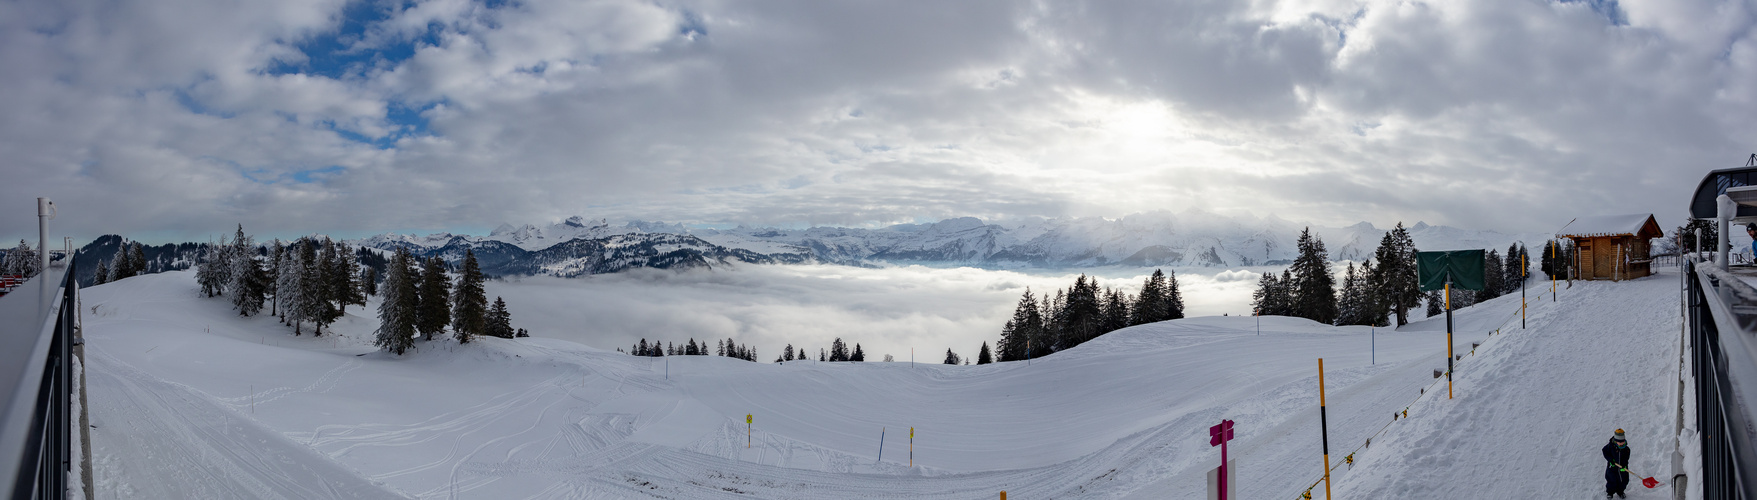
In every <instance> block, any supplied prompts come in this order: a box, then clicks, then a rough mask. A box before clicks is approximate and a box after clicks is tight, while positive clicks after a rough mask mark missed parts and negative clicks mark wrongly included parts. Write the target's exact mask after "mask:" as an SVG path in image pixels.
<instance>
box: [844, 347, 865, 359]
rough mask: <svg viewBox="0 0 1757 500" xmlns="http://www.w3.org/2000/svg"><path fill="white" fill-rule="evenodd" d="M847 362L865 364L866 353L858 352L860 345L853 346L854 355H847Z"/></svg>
mask: <svg viewBox="0 0 1757 500" xmlns="http://www.w3.org/2000/svg"><path fill="white" fill-rule="evenodd" d="M848 360H849V361H854V362H859V363H864V362H866V351H863V350H860V344H854V354H850V355H848Z"/></svg>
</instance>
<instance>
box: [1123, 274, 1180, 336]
mask: <svg viewBox="0 0 1757 500" xmlns="http://www.w3.org/2000/svg"><path fill="white" fill-rule="evenodd" d="M1167 304H1169V302H1168V301H1167V297H1166V290H1165V272H1164V271H1161V270H1159V269H1154V270H1153V275H1152V276H1149V277H1147V280H1146V281H1145V282H1143V283H1141V293H1140V294H1139V295H1136V296H1135V307H1134V310H1133V311H1131V312H1132V313H1133V314H1131V315H1130V318H1129V324H1130V325H1144V324H1147V323H1153V322H1158V321H1165V320H1167V319H1171V317H1170V316H1171V314H1170V311H1167V310H1166V307H1165V306H1166V305H1167Z"/></svg>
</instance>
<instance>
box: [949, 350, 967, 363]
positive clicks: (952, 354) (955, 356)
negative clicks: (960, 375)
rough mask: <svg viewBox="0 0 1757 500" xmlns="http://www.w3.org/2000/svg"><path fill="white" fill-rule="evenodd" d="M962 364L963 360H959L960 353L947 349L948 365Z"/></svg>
mask: <svg viewBox="0 0 1757 500" xmlns="http://www.w3.org/2000/svg"><path fill="white" fill-rule="evenodd" d="M962 362H963V361H962V360H960V359H958V353H955V352H952V350H951V349H946V364H948V365H955V364H958V363H962Z"/></svg>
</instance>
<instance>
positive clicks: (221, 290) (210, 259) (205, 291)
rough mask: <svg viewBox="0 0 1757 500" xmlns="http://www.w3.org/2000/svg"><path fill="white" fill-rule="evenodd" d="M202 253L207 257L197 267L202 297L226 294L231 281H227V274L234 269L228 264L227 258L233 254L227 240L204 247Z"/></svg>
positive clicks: (196, 276)
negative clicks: (227, 285) (228, 283)
mask: <svg viewBox="0 0 1757 500" xmlns="http://www.w3.org/2000/svg"><path fill="white" fill-rule="evenodd" d="M202 253H203V254H205V256H204V257H203V258H202V259H201V261H200V262H198V263H196V265H195V282H196V284H199V285H201V295H202V296H203V297H213V296H215V295H223V294H225V290H226V284H227V281H229V280H228V279H226V273H229V272H230V268H231V267H232V266H231V264H229V263H227V262H226V260H227V259H226V257H227V255H228V254H229V253H231V247H229V246H227V245H226V240H225V239H223V238H222V239H221V240H220V243H219V244H218V245H215V244H213V243H212V242H209V243H208V244H206V245H203V246H202Z"/></svg>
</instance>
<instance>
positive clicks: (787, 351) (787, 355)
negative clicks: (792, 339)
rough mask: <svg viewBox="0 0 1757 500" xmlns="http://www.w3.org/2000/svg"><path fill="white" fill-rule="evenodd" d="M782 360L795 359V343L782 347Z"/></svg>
mask: <svg viewBox="0 0 1757 500" xmlns="http://www.w3.org/2000/svg"><path fill="white" fill-rule="evenodd" d="M781 360H782V361H793V344H787V347H783V348H781Z"/></svg>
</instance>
